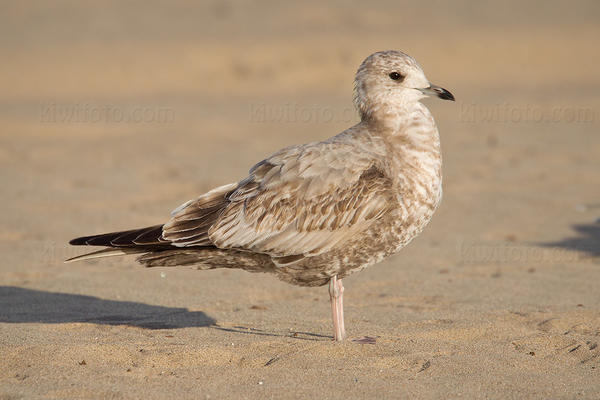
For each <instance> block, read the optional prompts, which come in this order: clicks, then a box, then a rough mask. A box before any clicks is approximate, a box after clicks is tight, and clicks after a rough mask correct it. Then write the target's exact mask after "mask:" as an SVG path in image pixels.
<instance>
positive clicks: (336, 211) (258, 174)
mask: <svg viewBox="0 0 600 400" xmlns="http://www.w3.org/2000/svg"><path fill="white" fill-rule="evenodd" d="M391 73H397V75H391ZM398 75H399V77H398V78H397V79H395V78H396V77H397V76H398ZM392 76H394V78H392ZM426 94H435V95H437V96H438V97H441V98H444V99H451V100H453V97H452V95H451V94H450V93H449V92H447V91H445V90H444V89H441V88H439V87H437V86H433V85H430V84H429V82H428V81H427V79H426V78H425V75H424V74H423V72H422V70H421V68H420V67H419V65H418V64H417V63H416V61H415V60H414V59H412V58H411V57H409V56H408V55H406V54H404V53H401V52H396V51H387V52H379V53H375V54H373V55H371V56H369V57H368V58H367V59H366V60H365V61H364V62H363V63H362V64H361V66H360V68H359V69H358V71H357V74H356V79H355V87H354V101H355V105H356V108H357V110H358V112H359V114H360V117H361V121H360V122H359V123H358V124H357V125H355V126H353V127H351V128H349V129H347V130H346V131H344V132H342V133H340V134H338V135H337V136H334V137H332V138H330V139H327V140H324V141H321V142H313V143H308V144H304V145H298V146H291V147H287V148H284V149H282V150H280V151H278V152H276V153H275V154H273V155H271V156H270V157H268V158H267V159H265V160H263V161H261V162H259V163H258V164H256V165H255V166H254V167H252V168H251V169H250V172H249V175H248V176H247V177H246V178H244V179H242V180H241V181H240V182H238V183H232V184H228V185H225V186H221V187H219V188H216V189H213V190H212V191H210V192H208V193H206V194H204V195H202V196H200V197H198V198H197V199H195V200H191V201H189V202H187V203H185V204H183V205H182V206H180V207H178V208H177V209H176V210H175V211H173V213H172V216H171V219H170V220H169V221H168V222H167V223H165V224H164V225H162V226H154V227H151V228H145V229H141V230H133V231H127V232H116V233H114V234H105V235H99V236H90V237H84V238H79V239H74V240H73V241H72V242H71V243H72V244H91V245H104V246H110V247H116V248H118V249H121V250H122V251H123V253H132V252H134V253H143V254H142V255H140V256H139V257H138V261H139V262H141V263H142V264H144V265H146V266H148V267H153V266H174V265H195V266H197V267H198V268H199V269H211V268H241V269H244V270H247V271H250V272H269V273H273V274H275V275H276V276H277V277H278V278H280V279H282V280H284V281H286V282H289V283H292V284H295V285H301V286H320V285H325V284H327V283H328V282H329V281H330V279H332V277H337V278H338V279H341V278H343V277H345V276H347V275H349V274H351V273H353V272H355V271H358V270H361V269H363V268H365V267H366V266H369V265H372V264H374V263H377V262H379V261H381V260H383V259H384V258H385V257H387V256H389V255H391V254H393V253H395V252H397V251H398V250H400V249H401V248H402V247H404V246H405V245H406V244H407V243H408V242H410V241H411V240H412V239H413V238H414V237H415V236H417V235H418V234H419V233H420V232H421V231H422V230H423V228H424V227H425V225H426V224H427V223H428V222H429V220H430V219H431V217H432V215H433V213H434V211H435V209H436V208H437V206H438V204H439V202H440V199H441V196H442V174H441V166H442V159H441V152H440V140H439V135H438V130H437V128H436V125H435V122H434V120H433V118H432V116H431V114H430V113H429V110H428V109H427V108H426V107H425V106H424V105H422V104H421V103H420V102H419V100H420V99H421V98H423V97H424V96H425V95H426ZM113 253H114V252H113ZM340 286H341V282H340ZM342 325H343V323H342Z"/></svg>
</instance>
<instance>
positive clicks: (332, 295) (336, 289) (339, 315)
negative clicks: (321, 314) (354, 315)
mask: <svg viewBox="0 0 600 400" xmlns="http://www.w3.org/2000/svg"><path fill="white" fill-rule="evenodd" d="M329 300H330V302H331V315H332V317H333V339H334V340H336V341H341V340H344V338H345V337H346V330H345V328H344V286H343V285H342V280H341V279H338V278H337V275H336V276H334V277H332V278H331V280H330V281H329Z"/></svg>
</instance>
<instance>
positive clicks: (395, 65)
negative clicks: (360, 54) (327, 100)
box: [354, 50, 454, 119]
mask: <svg viewBox="0 0 600 400" xmlns="http://www.w3.org/2000/svg"><path fill="white" fill-rule="evenodd" d="M426 96H436V97H439V98H440V99H444V100H452V101H454V96H453V95H452V93H450V92H449V91H447V90H446V89H444V88H442V87H439V86H436V85H432V84H431V83H430V82H429V80H428V79H427V78H426V77H425V73H424V72H423V70H422V69H421V66H420V65H419V64H418V63H417V62H416V61H415V59H414V58H412V57H411V56H409V55H408V54H404V53H402V52H400V51H395V50H388V51H380V52H377V53H374V54H371V55H370V56H369V57H367V58H366V59H365V60H364V61H363V62H362V64H361V65H360V67H359V68H358V71H357V72H356V78H355V80H354V103H355V105H356V108H357V109H358V112H359V114H360V116H361V118H362V119H365V118H369V117H371V116H373V115H375V114H377V113H379V112H381V111H383V112H393V110H394V109H400V108H402V107H407V106H410V104H411V103H416V102H417V101H419V100H420V99H422V98H423V97H426Z"/></svg>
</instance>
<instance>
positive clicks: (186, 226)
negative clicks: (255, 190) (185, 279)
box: [162, 183, 238, 247]
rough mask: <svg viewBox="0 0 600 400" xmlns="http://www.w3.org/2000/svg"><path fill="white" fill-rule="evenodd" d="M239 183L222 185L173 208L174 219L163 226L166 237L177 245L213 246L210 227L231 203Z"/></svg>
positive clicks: (173, 244) (172, 217)
mask: <svg viewBox="0 0 600 400" xmlns="http://www.w3.org/2000/svg"><path fill="white" fill-rule="evenodd" d="M237 186H238V184H237V183H232V184H229V185H224V186H220V187H218V188H215V189H213V190H211V191H210V192H208V193H205V194H203V195H202V196H200V197H198V198H197V199H194V200H190V201H188V202H187V203H184V204H182V205H181V206H179V207H178V208H176V209H175V210H173V212H172V213H171V219H170V220H169V222H167V223H166V224H165V225H163V228H162V229H163V230H162V237H163V239H164V240H167V241H169V242H170V244H171V245H172V246H177V247H189V246H213V244H212V242H211V241H210V239H209V238H208V230H209V229H210V227H211V226H212V225H213V224H214V223H215V222H216V221H217V220H218V218H219V216H220V215H221V212H223V210H224V209H225V208H226V207H227V205H228V204H229V200H228V199H227V196H228V195H229V194H230V193H232V192H233V190H235V188H236V187H237Z"/></svg>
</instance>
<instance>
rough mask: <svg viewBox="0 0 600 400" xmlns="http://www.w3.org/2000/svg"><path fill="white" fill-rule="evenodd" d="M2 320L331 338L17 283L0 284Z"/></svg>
mask: <svg viewBox="0 0 600 400" xmlns="http://www.w3.org/2000/svg"><path fill="white" fill-rule="evenodd" d="M0 322H8V323H27V322H37V323H44V324H60V323H70V322H86V323H91V324H101V325H127V326H134V327H138V328H145V329H177V328H189V327H209V328H211V329H216V330H220V331H225V332H231V333H237V334H244V335H257V336H273V337H289V338H293V339H299V340H331V336H327V335H319V334H316V333H310V332H285V333H277V332H267V331H263V330H260V329H255V328H249V327H244V326H232V327H226V326H220V325H219V324H217V323H216V321H215V320H214V319H213V318H211V317H209V316H208V315H206V314H205V313H203V312H202V311H188V310H187V309H186V308H172V307H163V306H152V305H149V304H144V303H135V302H131V301H115V300H104V299H100V298H98V297H93V296H83V295H79V294H69V293H52V292H45V291H41V290H33V289H24V288H20V287H15V286H0Z"/></svg>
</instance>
